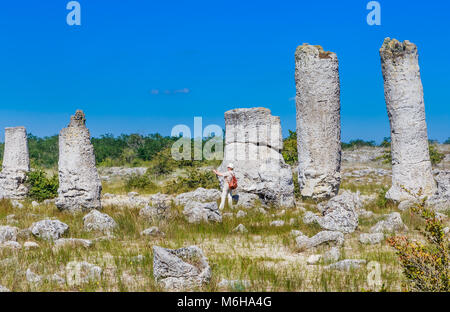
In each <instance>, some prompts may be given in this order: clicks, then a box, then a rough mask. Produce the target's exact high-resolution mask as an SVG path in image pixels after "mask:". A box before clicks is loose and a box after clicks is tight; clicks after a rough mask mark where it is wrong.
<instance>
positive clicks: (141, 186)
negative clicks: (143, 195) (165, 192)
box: [125, 174, 158, 192]
mask: <svg viewBox="0 0 450 312" xmlns="http://www.w3.org/2000/svg"><path fill="white" fill-rule="evenodd" d="M157 189H158V185H157V184H156V183H155V182H153V181H152V179H151V177H150V176H149V175H148V174H143V175H138V174H133V175H130V176H128V177H127V178H126V179H125V190H126V191H127V192H130V191H147V192H154V191H156V190H157Z"/></svg>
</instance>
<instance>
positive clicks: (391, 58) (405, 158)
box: [380, 38, 436, 201]
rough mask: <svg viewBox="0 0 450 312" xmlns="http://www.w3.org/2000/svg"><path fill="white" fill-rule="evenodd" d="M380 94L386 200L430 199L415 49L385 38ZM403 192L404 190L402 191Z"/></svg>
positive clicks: (431, 191) (431, 190) (432, 186)
mask: <svg viewBox="0 0 450 312" xmlns="http://www.w3.org/2000/svg"><path fill="white" fill-rule="evenodd" d="M380 56H381V68H382V71H383V78H384V95H385V100H386V106H387V111H388V116H389V122H390V126H391V155H392V187H391V188H390V189H389V191H388V192H387V193H386V197H387V198H389V199H392V200H395V201H402V200H406V199H409V198H411V194H409V193H408V192H410V193H412V194H417V193H419V190H421V192H422V195H424V196H431V195H433V194H434V193H435V192H436V182H435V181H434V179H433V174H432V171H431V162H430V154H429V151H428V135H427V124H426V122H425V105H424V100H423V87H422V82H421V79H420V69H419V60H418V53H417V47H416V45H415V44H413V43H411V42H409V41H407V40H406V41H404V42H403V43H401V42H399V41H397V40H395V39H392V40H391V39H390V38H386V39H385V40H384V42H383V45H382V47H381V49H380ZM405 189H406V190H407V191H408V192H407V191H405Z"/></svg>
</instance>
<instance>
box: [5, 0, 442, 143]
mask: <svg viewBox="0 0 450 312" xmlns="http://www.w3.org/2000/svg"><path fill="white" fill-rule="evenodd" d="M67 2H68V1H66V0H52V1H37V0H35V1H31V0H28V1H8V2H7V1H2V3H1V5H0V38H1V48H0V128H1V130H0V131H1V132H0V135H1V137H2V139H1V140H3V128H4V127H6V126H18V125H23V126H26V127H27V129H28V131H29V132H32V133H33V134H35V135H39V136H45V135H53V134H57V133H58V132H59V131H60V129H61V128H62V127H64V126H66V125H67V124H68V121H69V117H70V115H71V114H73V113H74V112H75V110H76V109H77V108H80V109H83V110H84V111H85V112H86V114H87V118H88V126H89V128H90V129H91V134H92V135H93V136H98V135H100V134H104V133H112V134H115V135H118V134H121V133H132V132H137V133H141V134H148V133H154V132H159V133H161V134H163V135H169V134H170V131H171V129H172V127H173V126H175V125H176V124H181V123H185V124H188V125H190V126H192V124H193V118H194V116H202V117H203V118H204V124H205V125H206V124H209V123H216V124H219V125H221V126H223V123H224V121H223V113H224V112H225V111H226V110H229V109H232V108H239V107H255V106H263V107H268V108H270V109H271V110H272V113H273V114H274V115H278V116H280V117H281V121H282V126H283V132H284V134H286V133H287V130H288V129H295V101H293V100H292V98H293V97H294V95H295V82H294V52H295V49H296V47H297V46H298V45H300V44H302V43H304V42H307V43H310V44H320V45H322V46H323V47H324V48H325V49H326V50H330V51H334V52H336V53H337V55H338V58H339V61H340V75H341V114H342V139H343V141H348V140H350V139H353V138H363V139H374V140H376V141H380V140H382V138H383V137H384V136H389V122H388V118H387V114H386V106H385V102H384V94H383V79H382V75H381V68H380V60H379V54H378V50H379V48H380V46H381V44H382V42H383V39H384V38H385V37H387V36H389V37H394V38H397V39H399V40H402V41H403V40H405V39H408V40H410V41H412V42H414V43H415V44H417V45H418V48H419V53H420V60H419V61H420V66H421V74H422V82H423V85H424V91H425V106H426V114H427V123H428V133H429V137H430V138H432V139H438V140H440V141H442V140H445V139H446V138H447V137H449V136H450V105H449V98H448V94H449V93H448V92H449V91H448V89H449V87H450V75H449V73H450V57H449V51H450V33H449V29H450V16H449V14H450V13H449V12H450V4H449V1H444V0H442V1H438V0H428V1H413V0H408V1H406V0H396V1H392V0H380V1H379V2H380V4H381V23H382V24H381V26H369V25H367V23H366V16H367V14H368V13H369V11H368V10H366V4H367V3H368V2H369V1H365V0H364V1H362V0H353V1H342V0H340V1H337V0H335V1H327V0H321V1H300V0H295V1H281V0H279V1H262V0H259V1H244V0H240V1H234V0H227V1H211V0H209V1H150V0H148V1H142V0H127V1H124V0H108V1H106V0H79V2H80V4H81V23H82V25H81V26H68V25H67V24H66V15H67V13H68V12H69V11H67V10H66V4H67ZM192 128H193V127H192Z"/></svg>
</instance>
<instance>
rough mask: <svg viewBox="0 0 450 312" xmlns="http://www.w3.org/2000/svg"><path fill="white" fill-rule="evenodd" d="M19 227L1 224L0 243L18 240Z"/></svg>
mask: <svg viewBox="0 0 450 312" xmlns="http://www.w3.org/2000/svg"><path fill="white" fill-rule="evenodd" d="M18 232H19V228H17V227H15V226H9V225H6V226H0V243H3V242H7V241H16V240H17V233H18Z"/></svg>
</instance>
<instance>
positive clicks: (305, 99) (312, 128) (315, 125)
mask: <svg viewBox="0 0 450 312" xmlns="http://www.w3.org/2000/svg"><path fill="white" fill-rule="evenodd" d="M295 83H296V88H297V94H296V106H297V147H298V161H299V166H298V181H299V185H300V190H301V194H302V196H305V197H311V198H313V199H316V200H322V199H327V198H330V197H333V196H335V195H336V194H337V193H338V191H339V186H340V182H341V175H340V168H341V117H340V105H341V104H340V83H339V63H338V59H337V56H336V54H335V53H332V52H326V51H324V50H323V48H322V47H321V46H314V45H308V44H303V45H301V46H299V47H298V48H297V50H296V52H295Z"/></svg>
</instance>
